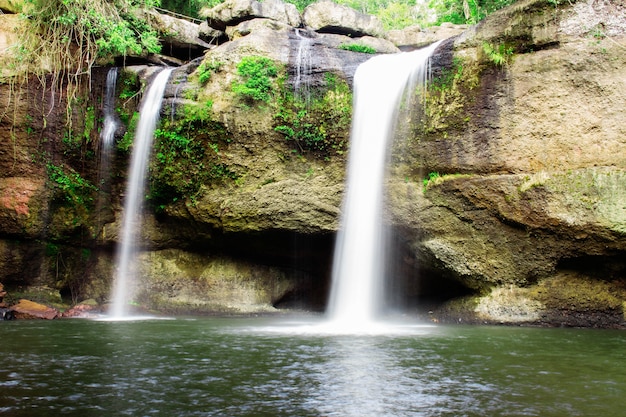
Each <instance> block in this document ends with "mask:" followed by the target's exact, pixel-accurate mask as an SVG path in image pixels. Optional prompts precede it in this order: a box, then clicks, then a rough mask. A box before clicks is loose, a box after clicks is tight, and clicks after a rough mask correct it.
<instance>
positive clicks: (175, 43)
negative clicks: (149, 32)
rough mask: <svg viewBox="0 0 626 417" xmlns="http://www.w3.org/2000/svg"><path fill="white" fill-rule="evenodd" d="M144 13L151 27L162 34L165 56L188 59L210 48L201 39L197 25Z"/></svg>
mask: <svg viewBox="0 0 626 417" xmlns="http://www.w3.org/2000/svg"><path fill="white" fill-rule="evenodd" d="M146 13H147V16H146V18H147V20H148V21H149V22H150V24H151V25H152V27H154V28H155V29H156V30H157V32H159V33H160V34H162V35H161V38H162V42H163V51H164V53H165V54H167V55H170V56H174V57H180V58H186V59H189V58H194V57H197V56H200V55H202V53H203V52H204V50H206V49H209V48H210V47H211V45H210V44H209V43H207V42H206V41H205V40H204V39H202V36H203V35H202V33H201V30H200V25H199V24H196V23H193V22H190V21H188V20H185V19H178V18H176V17H173V16H170V15H167V14H162V13H158V12H156V11H154V10H151V11H148V12H146Z"/></svg>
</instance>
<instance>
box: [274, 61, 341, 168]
mask: <svg viewBox="0 0 626 417" xmlns="http://www.w3.org/2000/svg"><path fill="white" fill-rule="evenodd" d="M351 115H352V93H351V91H350V87H349V86H348V84H347V83H346V82H345V81H344V80H340V79H338V78H337V76H336V75H334V74H331V73H327V74H326V77H325V85H324V86H323V87H321V88H320V89H318V90H316V91H313V92H311V95H310V96H309V97H300V96H297V95H295V94H294V93H293V91H291V90H289V89H287V88H284V87H283V92H282V94H281V96H280V98H279V100H278V111H277V113H276V115H275V116H274V120H275V125H274V130H275V131H277V132H279V133H281V134H283V135H284V136H285V139H286V140H287V141H289V142H290V143H292V144H293V145H294V146H295V147H296V152H298V153H304V152H313V153H316V154H317V155H318V156H322V157H329V156H331V155H333V154H339V155H341V154H343V153H344V151H345V141H346V139H347V138H348V136H349V129H350V120H351Z"/></svg>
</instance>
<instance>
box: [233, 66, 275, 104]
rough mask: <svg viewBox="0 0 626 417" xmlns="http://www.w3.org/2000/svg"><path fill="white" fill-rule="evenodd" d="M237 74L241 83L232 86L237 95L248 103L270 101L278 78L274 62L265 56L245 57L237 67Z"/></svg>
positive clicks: (237, 82) (236, 82)
mask: <svg viewBox="0 0 626 417" xmlns="http://www.w3.org/2000/svg"><path fill="white" fill-rule="evenodd" d="M237 74H238V75H239V78H240V81H235V82H234V83H233V85H232V89H233V92H234V93H235V94H237V95H238V96H240V97H241V98H242V99H243V100H244V101H246V102H248V103H255V102H265V103H268V102H269V101H270V98H271V97H272V86H273V84H274V83H273V79H275V78H276V77H277V76H278V68H277V67H276V64H274V61H272V60H271V59H269V58H267V57H264V56H257V55H250V56H245V57H243V58H242V59H241V61H240V62H239V64H238V65H237Z"/></svg>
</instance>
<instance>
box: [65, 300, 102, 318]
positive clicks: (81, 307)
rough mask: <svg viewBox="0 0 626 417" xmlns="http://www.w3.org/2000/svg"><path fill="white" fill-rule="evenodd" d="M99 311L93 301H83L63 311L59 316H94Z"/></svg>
mask: <svg viewBox="0 0 626 417" xmlns="http://www.w3.org/2000/svg"><path fill="white" fill-rule="evenodd" d="M100 313H101V309H100V307H99V306H98V305H97V304H95V303H94V302H83V303H80V304H77V305H75V306H73V307H72V308H70V309H68V310H66V311H64V312H63V313H62V314H61V317H64V318H94V317H97V316H98V315H99V314H100Z"/></svg>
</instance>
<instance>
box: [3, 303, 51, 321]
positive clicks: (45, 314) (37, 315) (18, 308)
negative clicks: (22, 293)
mask: <svg viewBox="0 0 626 417" xmlns="http://www.w3.org/2000/svg"><path fill="white" fill-rule="evenodd" d="M11 311H13V313H14V315H15V318H16V319H18V320H21V319H45V320H52V319H56V318H57V317H59V312H58V310H56V309H54V308H52V307H48V306H45V305H43V304H39V303H36V302H34V301H30V300H24V299H21V300H19V301H18V303H17V304H15V305H13V306H11Z"/></svg>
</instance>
